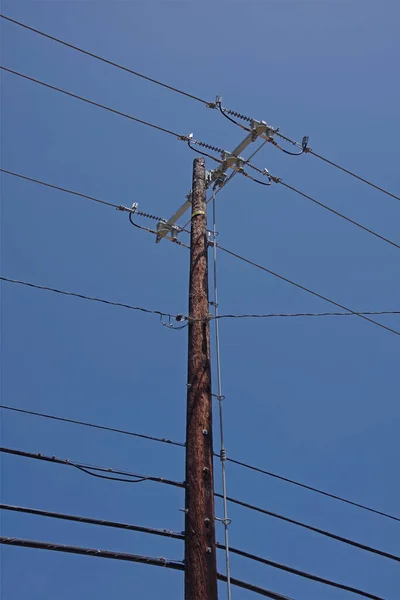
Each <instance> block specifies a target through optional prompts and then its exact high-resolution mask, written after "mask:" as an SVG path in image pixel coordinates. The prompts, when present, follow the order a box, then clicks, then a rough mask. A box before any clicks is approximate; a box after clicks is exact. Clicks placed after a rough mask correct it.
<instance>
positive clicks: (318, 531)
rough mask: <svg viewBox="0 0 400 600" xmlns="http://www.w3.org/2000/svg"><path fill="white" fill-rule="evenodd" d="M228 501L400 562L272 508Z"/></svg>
mask: <svg viewBox="0 0 400 600" xmlns="http://www.w3.org/2000/svg"><path fill="white" fill-rule="evenodd" d="M215 496H216V497H217V498H222V494H219V493H216V494H215ZM228 502H231V503H232V504H236V505H238V506H242V507H243V508H247V509H249V510H252V511H255V512H258V513H261V514H264V515H267V516H269V517H272V518H274V519H278V520H280V521H284V522H286V523H290V524H291V525H297V527H302V528H303V529H307V530H308V531H313V532H314V533H318V534H319V535H323V536H325V537H328V538H331V539H333V540H336V541H338V542H341V543H343V544H347V545H348V546H353V547H354V548H358V549H359V550H365V551H366V552H370V553H372V554H376V555H378V556H382V557H383V558H388V559H390V560H393V561H395V562H400V556H396V555H395V554H391V553H389V552H385V551H384V550H378V549H377V548H374V547H372V546H367V545H366V544H361V543H360V542H356V541H354V540H351V539H349V538H346V537H344V536H340V535H336V534H335V533H331V532H330V531H326V530H325V529H320V528H318V527H313V526H312V525H308V524H307V523H302V522H301V521H297V520H296V519H291V518H290V517H285V516H284V515H280V514H278V513H275V512H272V511H270V510H266V509H265V508H261V507H259V506H255V505H254V504H250V503H248V502H243V501H242V500H237V499H236V498H230V497H229V496H228Z"/></svg>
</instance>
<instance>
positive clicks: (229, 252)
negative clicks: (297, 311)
mask: <svg viewBox="0 0 400 600" xmlns="http://www.w3.org/2000/svg"><path fill="white" fill-rule="evenodd" d="M217 246H218V248H219V249H220V250H222V251H223V252H226V254H230V255H231V256H233V257H235V258H237V259H239V260H242V261H243V262H245V263H247V264H249V265H251V266H253V267H256V268H257V269H261V270H262V271H264V272H265V273H268V274H269V275H272V276H273V277H276V278H277V279H280V280H281V281H285V282H286V283H289V284H290V285H293V286H294V287H296V288H298V289H300V290H303V291H304V292H307V293H308V294H311V295H312V296H315V297H316V298H319V299H320V300H324V301H325V302H328V303H329V304H332V305H333V306H337V307H338V308H341V309H342V310H345V311H346V312H349V313H351V314H353V315H355V316H357V317H360V319H364V320H365V321H368V322H369V323H372V324H373V325H376V326H377V327H380V328H381V329H385V330H386V331H390V333H394V334H395V335H399V336H400V331H397V330H396V329H392V328H391V327H388V326H387V325H383V324H382V323H379V322H378V321H375V320H374V319H371V318H370V317H368V316H366V315H363V314H362V313H359V312H355V311H354V310H351V309H350V308H348V307H347V306H345V305H344V304H340V303H339V302H336V301H335V300H331V299H330V298H328V297H327V296H323V295H322V294H319V293H318V292H314V291H313V290H311V289H310V288H307V287H305V286H304V285H301V284H300V283H296V282H295V281H292V280H291V279H289V278H288V277H284V276H283V275H279V273H275V272H274V271H272V270H271V269H268V268H267V267H264V266H262V265H260V264H258V263H256V262H254V261H252V260H250V259H248V258H245V257H244V256H241V255H240V254H237V253H236V252H233V251H232V250H228V249H227V248H224V247H223V246H221V245H220V244H217Z"/></svg>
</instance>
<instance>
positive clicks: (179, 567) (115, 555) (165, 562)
mask: <svg viewBox="0 0 400 600" xmlns="http://www.w3.org/2000/svg"><path fill="white" fill-rule="evenodd" d="M0 544H5V545H7V546H19V547H23V548H34V549H36V550H52V551H54V552H66V553H67V554H79V555H81V556H93V557H96V558H108V559H112V560H122V561H127V562H134V563H142V564H146V565H151V566H155V567H164V568H167V569H174V570H175V571H184V570H185V566H184V564H183V562H182V561H177V560H170V559H167V558H155V557H152V556H141V555H138V554H128V553H126V552H111V551H109V550H97V549H96V548H82V547H80V546H67V545H65V544H53V543H50V542H41V541H38V540H25V539H21V538H13V537H5V536H1V537H0ZM217 577H218V579H219V580H220V581H226V577H225V575H222V574H219V573H218V574H217ZM232 583H233V585H236V586H238V587H241V588H242V589H245V590H249V591H252V592H255V593H256V594H259V595H260V596H264V597H265V598H271V599H272V600H293V599H292V598H289V597H288V596H283V595H282V594H278V593H277V592H272V591H270V590H266V589H265V588H261V587H259V586H255V585H252V584H251V583H247V582H245V581H241V580H240V579H234V580H232Z"/></svg>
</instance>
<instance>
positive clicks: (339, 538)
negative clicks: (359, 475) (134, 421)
mask: <svg viewBox="0 0 400 600" xmlns="http://www.w3.org/2000/svg"><path fill="white" fill-rule="evenodd" d="M0 452H1V453H5V454H10V455H14V456H20V457H23V458H29V459H35V460H41V461H45V462H49V463H53V464H57V465H65V466H69V467H74V468H77V467H78V468H79V467H83V468H84V469H87V470H89V469H90V470H91V471H95V472H96V471H97V472H101V473H106V474H108V475H109V476H110V477H109V479H110V480H111V481H123V482H125V483H130V482H132V481H134V479H137V478H142V479H143V480H145V481H149V482H153V483H162V484H165V485H169V486H173V487H178V488H183V489H184V488H185V483H184V482H180V481H175V480H172V479H165V478H163V477H154V476H149V475H141V474H139V473H131V472H129V471H122V470H117V469H111V468H106V467H98V466H94V465H88V464H85V463H81V462H77V461H71V460H69V459H62V458H57V457H56V456H46V455H44V454H33V453H32V452H25V451H23V450H16V449H14V448H5V447H0ZM112 475H114V476H115V475H122V476H124V477H125V479H123V480H121V479H116V478H114V477H112ZM128 477H129V478H132V480H131V481H130V480H128V479H126V478H128ZM215 497H216V498H221V499H222V500H223V495H222V494H219V493H216V494H215ZM227 501H228V502H231V503H233V504H237V505H238V506H242V507H244V508H248V509H250V510H253V511H256V512H259V513H262V514H265V515H268V516H270V517H272V518H275V519H279V520H281V521H285V522H286V523H290V524H292V525H297V526H299V527H303V528H304V529H307V530H309V531H313V532H314V533H318V534H320V535H323V536H326V537H329V538H331V539H334V540H336V541H339V542H342V543H344V544H348V545H350V546H353V547H355V548H358V549H360V550H365V551H366V552H371V553H373V554H377V555H379V556H382V557H384V558H388V559H391V560H394V561H396V562H400V557H399V556H396V555H394V554H390V553H389V552H384V551H383V550H378V549H377V548H373V547H372V546H367V545H366V544H361V543H359V542H356V541H354V540H351V539H349V538H345V537H343V536H339V535H336V534H334V533H331V532H329V531H326V530H324V529H319V528H317V527H313V526H312V525H307V524H306V523H302V522H301V521H296V520H295V519H291V518H290V517H285V516H284V515H280V514H278V513H274V512H272V511H268V510H266V509H264V508H260V507H258V506H255V505H252V504H249V503H247V502H243V501H242V500H237V499H236V498H230V497H229V496H228V497H227ZM232 583H233V582H232Z"/></svg>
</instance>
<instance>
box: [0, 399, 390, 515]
mask: <svg viewBox="0 0 400 600" xmlns="http://www.w3.org/2000/svg"><path fill="white" fill-rule="evenodd" d="M214 396H215V397H217V396H218V395H217V394H214ZM0 409H2V410H9V411H12V412H17V413H22V414H27V415H32V416H35V417H41V418H45V419H52V420H55V421H61V422H65V423H72V424H74V425H82V426H84V427H91V428H93V429H100V430H103V431H110V432H112V433H118V434H123V435H128V436H133V437H138V438H143V439H146V440H149V441H154V442H160V443H163V444H170V445H172V446H179V447H181V448H184V447H185V444H184V442H177V441H172V440H170V439H168V438H160V437H154V436H150V435H145V434H142V433H135V432H132V431H127V430H124V429H116V428H114V427H106V426H104V425H96V424H94V423H88V422H86V421H78V420H76V419H67V418H65V417H57V416H55V415H49V414H46V413H41V412H35V411H33V410H27V409H23V408H17V407H14V406H7V405H5V404H0ZM214 456H216V457H218V458H219V454H217V453H214ZM226 460H227V461H228V462H231V463H232V464H236V465H238V466H240V467H244V468H246V469H249V470H251V471H256V472H258V473H261V474H263V475H267V476H269V477H272V478H274V479H278V480H280V481H284V482H286V483H290V484H292V485H294V486H297V487H300V488H303V489H306V490H309V491H311V492H315V493H317V494H321V495H322V496H326V497H328V498H331V499H333V500H338V501H340V502H343V503H345V504H349V505H351V506H354V507H356V508H361V509H363V510H366V511H368V512H371V513H374V514H376V515H380V516H382V517H386V518H388V519H392V520H393V521H397V522H400V518H399V517H396V516H394V515H391V514H389V513H386V512H382V511H380V510H377V509H375V508H371V507H370V506H366V505H365V504H360V503H359V502H354V501H353V500H348V499H347V498H343V497H342V496H338V495H337V494H332V493H330V492H326V491H324V490H321V489H319V488H316V487H313V486H310V485H307V484H305V483H301V482H299V481H295V480H294V479H289V478H288V477H284V476H283V475H279V474H278V473H273V472H271V471H266V470H265V469H261V468H259V467H255V466H254V465H250V464H248V463H245V462H243V461H240V460H236V459H234V458H231V457H227V458H226Z"/></svg>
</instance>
